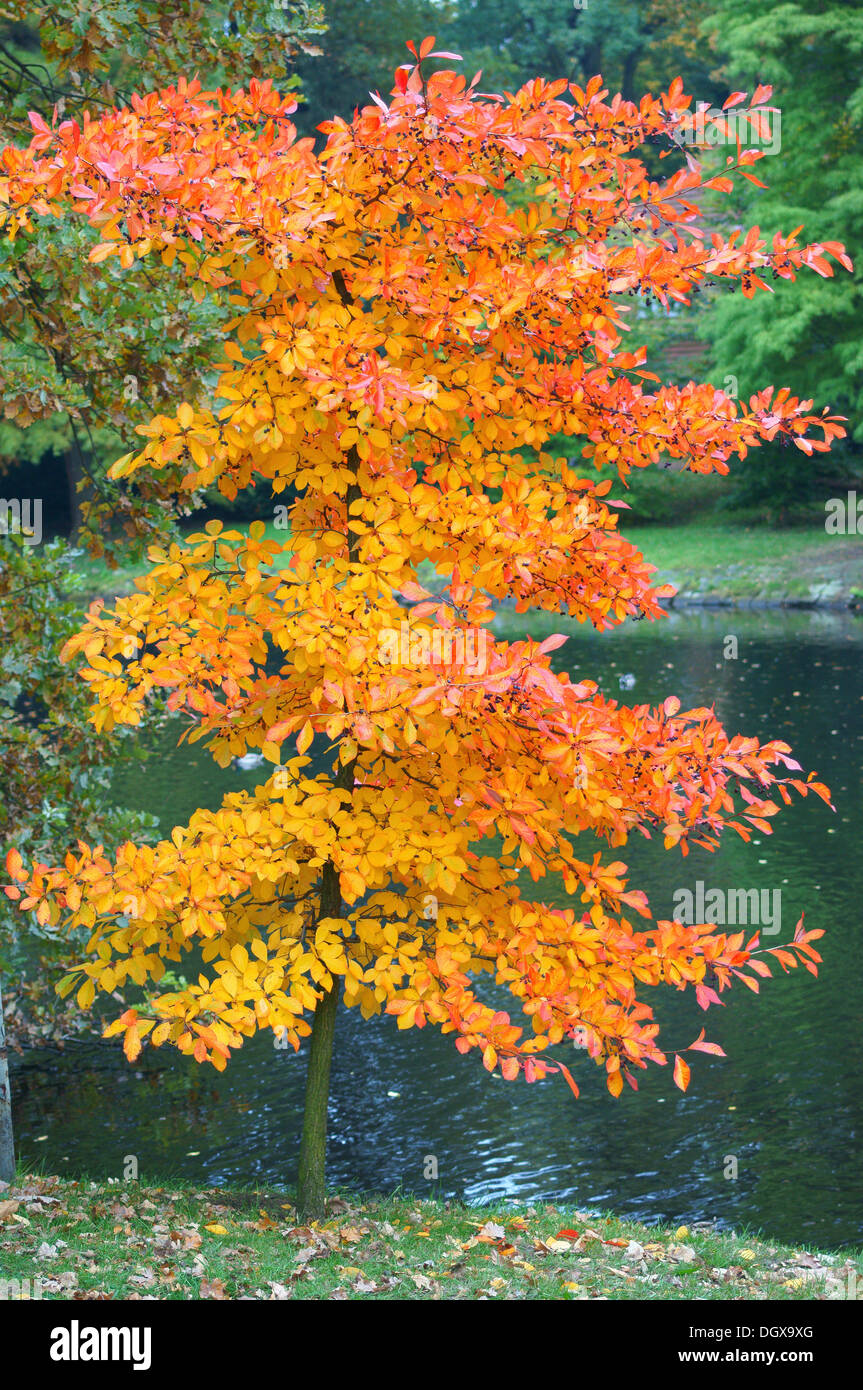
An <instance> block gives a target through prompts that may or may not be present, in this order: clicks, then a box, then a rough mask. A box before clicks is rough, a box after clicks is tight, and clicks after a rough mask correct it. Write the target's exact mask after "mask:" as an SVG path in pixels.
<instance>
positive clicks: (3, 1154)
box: [0, 991, 15, 1182]
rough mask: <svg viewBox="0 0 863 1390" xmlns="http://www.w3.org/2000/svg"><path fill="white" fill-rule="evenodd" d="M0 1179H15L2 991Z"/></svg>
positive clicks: (0, 996) (0, 1027) (0, 1010)
mask: <svg viewBox="0 0 863 1390" xmlns="http://www.w3.org/2000/svg"><path fill="white" fill-rule="evenodd" d="M0 1181H2V1182H14V1181H15V1146H14V1144H13V1142H12V1095H11V1093H10V1090H9V1066H8V1064H7V1061H6V1026H5V1024H4V1022H3V994H2V991H0Z"/></svg>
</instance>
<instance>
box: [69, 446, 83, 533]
mask: <svg viewBox="0 0 863 1390" xmlns="http://www.w3.org/2000/svg"><path fill="white" fill-rule="evenodd" d="M64 463H65V466H66V494H67V497H68V500H69V540H70V541H72V543H73V544H74V542H75V541H77V539H78V534H79V532H80V530H81V525H82V523H83V520H84V518H83V516H82V514H81V493H80V492H79V490H78V484H79V483H80V481H81V479H82V478H83V477H84V466H83V460H82V458H81V449H80V447H79V444H78V440H77V439H72V441H71V443H70V444H69V447H68V449H67V450H66V453H65V455H64Z"/></svg>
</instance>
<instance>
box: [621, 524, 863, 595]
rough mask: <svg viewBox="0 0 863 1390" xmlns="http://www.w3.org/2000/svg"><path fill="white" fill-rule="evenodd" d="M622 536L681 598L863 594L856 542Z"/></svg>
mask: <svg viewBox="0 0 863 1390" xmlns="http://www.w3.org/2000/svg"><path fill="white" fill-rule="evenodd" d="M621 530H622V531H623V534H624V535H625V536H626V537H627V539H628V540H631V541H632V542H633V544H634V545H637V546H638V548H639V549H640V550H641V551H642V552H643V554H644V556H645V558H646V559H647V560H649V561H650V563H651V564H653V565H656V566H657V568H658V570H659V571H660V574H661V576H662V578H663V579H664V580H665V579H667V580H670V581H671V582H672V583H674V584H676V585H677V587H678V589H679V591H680V596H681V597H691V596H696V595H697V596H698V597H701V598H703V597H705V596H711V597H717V598H736V599H756V598H760V599H773V600H776V599H787V598H792V599H807V600H809V599H816V598H821V599H826V600H830V601H832V602H842V601H847V600H848V599H850V598H851V596H852V595H853V594H854V593H855V592H856V593H861V592H863V537H861V536H828V535H826V533H825V531H824V528H823V526H822V527H821V528H815V527H813V528H811V529H809V528H807V529H805V530H802V529H801V530H787V531H774V530H770V529H768V528H767V527H759V526H746V527H741V526H739V525H737V526H732V525H730V524H729V525H726V526H718V525H715V524H710V523H705V522H687V523H684V524H682V525H680V526H632V527H627V526H626V522H625V521H624V522H623V523H622V525H621Z"/></svg>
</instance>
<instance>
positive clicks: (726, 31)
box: [702, 0, 863, 509]
mask: <svg viewBox="0 0 863 1390" xmlns="http://www.w3.org/2000/svg"><path fill="white" fill-rule="evenodd" d="M709 8H710V15H709V17H708V18H707V19H706V20H703V21H702V30H703V32H704V33H705V35H709V36H710V39H711V42H712V45H713V47H714V50H715V52H716V55H717V58H718V59H719V60H721V61H723V63H724V72H725V73H726V74H727V76H728V79H729V82H730V84H731V85H732V86H734V87H741V88H743V87H749V86H751V85H752V83H753V82H769V83H772V84H773V85H774V87H775V89H776V91H775V97H774V105H775V106H776V107H777V108H778V111H779V117H778V119H779V121H780V123H781V124H780V130H781V151H780V152H778V153H777V154H776V155H775V156H773V157H771V158H769V159H767V160H765V161H764V163H763V164H762V165H761V167H760V168H759V170H758V173H759V176H760V178H761V180H762V181H763V183H765V184H766V185H767V187H766V188H758V187H754V186H752V185H749V186H748V187H746V188H744V189H741V191H740V197H739V206H738V211H739V216H740V219H741V221H750V220H752V221H757V222H758V224H759V226H761V227H762V229H763V231H764V235H765V236H767V237H770V236H772V235H773V234H774V232H775V231H777V230H778V229H780V228H783V227H798V226H802V227H804V229H805V234H806V236H807V237H815V238H817V239H819V240H824V239H829V238H831V237H835V236H838V235H841V236H842V237H843V239H844V240H847V241H848V242H849V244H851V245H852V246H854V245H859V244H860V242H861V240H863V201H861V198H860V188H861V186H863V76H861V61H860V60H861V55H863V10H861V9H860V7H859V6H855V5H846V4H839V3H833V2H832V0H814V2H813V3H809V0H807V3H806V4H798V3H796V2H795V0H766V3H765V4H763V5H759V6H757V8H753V6H752V5H749V4H747V3H746V0H718V3H714V4H713V5H711V6H710V7H709ZM775 119H776V118H774V120H775ZM839 229H841V232H840V230H839ZM773 289H774V291H775V292H774V294H772V295H770V296H769V297H767V296H765V297H759V299H758V300H757V301H756V302H755V304H754V305H753V309H752V313H751V314H747V315H745V316H744V315H741V314H740V313H739V312H738V307H739V306H738V305H737V304H736V303H735V302H734V300H733V299H729V298H727V297H723V298H721V299H719V300H718V301H717V302H716V303H715V305H714V306H713V309H712V312H711V314H710V315H709V316H708V318H707V321H706V324H705V330H704V336H705V338H706V340H707V341H708V343H709V344H710V369H711V377H712V379H714V380H717V381H718V380H720V379H721V377H722V376H724V375H725V374H726V373H733V374H734V375H735V376H736V377H737V378H738V380H739V382H740V389H741V392H742V393H743V394H744V395H745V394H746V393H748V392H749V391H750V390H752V389H753V388H754V386H755V384H756V383H757V382H758V381H761V380H764V379H765V378H766V379H768V380H771V381H772V380H775V379H777V378H779V377H781V378H782V380H783V381H787V382H788V384H789V385H790V386H791V388H792V390H795V391H797V390H800V391H804V392H806V391H808V392H809V394H811V392H812V390H813V389H815V388H817V391H818V395H819V399H821V400H823V401H826V402H828V403H829V404H830V405H831V407H832V408H833V409H834V410H835V411H837V412H838V413H841V414H843V415H846V416H847V417H848V419H849V421H850V422H851V423H850V425H849V435H848V439H847V441H845V443H844V444H843V445H842V447H840V449H839V450H838V451H837V455H836V456H835V457H833V456H831V460H830V461H827V460H825V461H824V466H823V467H822V468H821V469H820V470H813V469H811V468H810V467H809V466H808V465H806V464H805V463H804V464H803V465H802V466H801V461H800V460H798V459H795V458H793V457H790V456H789V455H788V453H787V452H786V451H784V450H780V449H777V448H776V447H772V448H770V449H768V450H766V451H765V452H764V454H763V455H762V456H761V457H759V458H758V459H752V460H749V461H747V463H746V465H745V466H744V468H743V470H742V471H741V476H740V482H739V484H738V485H737V487H736V488H735V490H734V493H733V496H736V497H737V498H739V499H741V500H746V501H756V502H759V503H761V504H762V505H763V504H764V503H769V504H772V505H773V506H774V507H775V506H776V505H777V504H779V505H781V506H782V507H784V508H785V509H788V508H789V506H791V505H792V504H794V503H796V502H799V501H800V499H801V498H805V497H807V496H811V495H812V492H813V490H815V489H818V488H819V479H821V480H824V479H826V481H827V484H828V488H830V489H831V490H832V488H833V487H834V486H835V483H834V482H833V481H831V480H835V479H836V478H837V475H838V476H844V477H846V478H847V477H849V476H859V474H860V471H861V462H863V448H861V445H863V372H861V365H863V355H861V354H863V347H861V335H860V322H861V316H863V278H861V270H860V266H859V264H858V265H857V267H856V269H855V270H854V272H853V275H852V276H851V277H850V278H849V277H847V276H843V277H842V281H841V283H838V282H837V283H834V284H830V285H825V286H823V287H821V291H822V292H821V293H819V292H818V290H817V289H816V287H815V286H814V285H812V284H811V283H809V284H804V285H802V286H801V287H800V292H799V293H793V294H789V293H788V287H787V286H786V285H785V284H783V283H777V284H776V285H774V286H773ZM806 383H809V385H808V387H807V385H806ZM820 490H821V491H822V493H823V492H824V491H825V487H824V482H823V481H821V483H820Z"/></svg>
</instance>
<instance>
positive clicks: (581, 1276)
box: [0, 1175, 863, 1301]
mask: <svg viewBox="0 0 863 1390" xmlns="http://www.w3.org/2000/svg"><path fill="white" fill-rule="evenodd" d="M852 1276H853V1277H852ZM0 1278H2V1279H6V1280H11V1279H17V1280H19V1281H22V1280H28V1279H29V1280H30V1281H31V1284H30V1290H31V1292H32V1289H33V1281H35V1280H36V1279H37V1278H39V1279H40V1280H41V1297H42V1298H53V1299H69V1298H73V1297H77V1298H106V1297H107V1298H114V1299H128V1298H143V1297H150V1298H157V1299H202V1298H203V1299H235V1298H241V1297H245V1298H253V1299H263V1300H272V1299H293V1298H296V1299H336V1300H343V1299H355V1298H375V1299H432V1300H441V1299H477V1298H478V1299H493V1298H498V1299H545V1300H547V1299H574V1300H589V1299H610V1300H622V1299H637V1300H642V1301H643V1300H651V1299H660V1300H676V1299H680V1300H691V1299H708V1300H723V1299H744V1300H755V1301H757V1300H762V1299H768V1298H769V1299H782V1300H789V1301H799V1300H801V1299H807V1300H808V1299H840V1298H843V1299H844V1298H847V1297H848V1296H849V1288H850V1290H851V1297H854V1296H855V1293H856V1291H857V1290H859V1291H860V1293H861V1294H863V1255H861V1253H860V1252H856V1253H855V1254H854V1255H851V1254H849V1253H848V1252H842V1253H839V1254H825V1253H819V1252H818V1251H812V1250H809V1249H803V1248H798V1247H793V1246H783V1245H779V1244H777V1243H776V1242H775V1241H771V1240H766V1239H764V1238H762V1237H760V1236H756V1235H752V1234H746V1233H734V1234H732V1233H729V1232H727V1231H726V1232H718V1231H715V1230H713V1229H712V1228H709V1227H707V1226H704V1225H700V1224H699V1225H696V1226H694V1227H693V1228H692V1229H689V1228H688V1227H686V1226H681V1227H679V1228H678V1229H677V1230H672V1229H668V1228H665V1227H660V1226H656V1227H645V1226H641V1225H639V1224H638V1223H637V1222H634V1221H622V1220H619V1219H617V1218H616V1217H613V1216H602V1215H596V1214H593V1213H585V1212H581V1211H577V1210H575V1208H573V1207H565V1206H562V1205H561V1206H551V1205H548V1204H545V1203H536V1204H535V1205H524V1204H521V1205H518V1206H516V1205H514V1204H497V1205H493V1206H488V1207H481V1208H470V1207H466V1206H464V1205H462V1204H461V1203H458V1202H454V1201H443V1200H437V1199H431V1200H429V1199H421V1198H414V1197H410V1196H401V1195H400V1196H395V1197H387V1198H373V1197H351V1196H334V1197H333V1198H332V1200H331V1202H330V1211H329V1214H328V1219H327V1221H326V1222H322V1223H320V1224H315V1225H313V1226H304V1225H298V1224H297V1221H296V1217H295V1213H294V1209H293V1207H292V1205H291V1203H290V1199H289V1196H288V1195H286V1194H284V1193H274V1192H264V1191H236V1192H234V1191H227V1190H226V1191H222V1190H218V1191H214V1190H202V1189H200V1188H197V1187H194V1186H190V1185H188V1184H181V1183H171V1182H167V1183H166V1184H165V1185H164V1186H158V1187H156V1186H147V1187H145V1186H143V1185H139V1184H138V1183H125V1184H121V1183H107V1184H106V1183H95V1182H88V1181H87V1180H81V1181H77V1182H76V1181H70V1180H67V1179H62V1178H55V1177H42V1176H34V1175H22V1176H21V1177H20V1179H19V1183H18V1185H16V1186H15V1187H7V1188H5V1189H0ZM855 1280H856V1283H855ZM7 1292H8V1296H9V1297H17V1296H20V1283H19V1288H18V1289H15V1287H14V1286H13V1288H12V1289H11V1290H8V1291H7ZM0 1296H2V1295H0Z"/></svg>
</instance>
